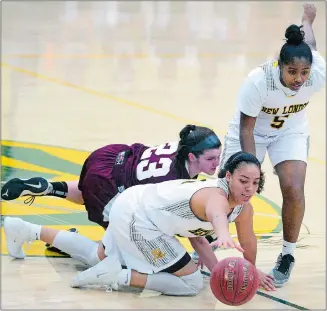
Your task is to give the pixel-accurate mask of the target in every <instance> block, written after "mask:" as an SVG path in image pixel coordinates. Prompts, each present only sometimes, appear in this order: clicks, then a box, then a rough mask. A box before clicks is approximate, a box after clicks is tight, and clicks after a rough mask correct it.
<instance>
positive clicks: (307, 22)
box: [302, 4, 317, 50]
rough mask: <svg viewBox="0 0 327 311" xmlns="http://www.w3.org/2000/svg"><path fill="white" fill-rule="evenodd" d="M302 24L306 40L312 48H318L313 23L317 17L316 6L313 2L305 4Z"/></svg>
mask: <svg viewBox="0 0 327 311" xmlns="http://www.w3.org/2000/svg"><path fill="white" fill-rule="evenodd" d="M303 10H304V11H303V15H302V25H303V31H304V33H305V39H304V41H305V42H306V44H308V45H309V46H310V47H311V49H313V50H317V44H316V38H315V36H314V34H313V29H312V24H313V22H314V20H315V18H316V11H317V10H316V7H315V6H314V5H313V4H304V5H303Z"/></svg>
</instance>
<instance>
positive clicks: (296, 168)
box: [222, 4, 326, 287]
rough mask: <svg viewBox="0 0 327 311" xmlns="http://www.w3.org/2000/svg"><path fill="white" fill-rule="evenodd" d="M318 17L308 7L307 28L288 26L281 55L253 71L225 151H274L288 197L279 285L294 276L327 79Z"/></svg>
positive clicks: (304, 21)
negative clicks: (314, 112)
mask: <svg viewBox="0 0 327 311" xmlns="http://www.w3.org/2000/svg"><path fill="white" fill-rule="evenodd" d="M315 16H316V9H315V7H314V6H313V5H308V4H306V5H304V13H303V16H302V24H303V26H301V27H298V26H296V25H291V26H289V27H288V28H287V29H286V33H285V37H286V43H285V44H284V45H283V47H282V48H281V50H280V55H279V59H278V60H276V61H270V62H267V63H265V64H263V65H261V66H260V67H258V68H256V69H254V70H253V71H252V72H250V74H249V75H248V77H247V79H246V80H245V82H244V83H243V85H242V87H241V90H240V94H239V99H238V105H237V111H236V113H235V115H234V118H233V120H232V122H231V124H230V127H229V130H228V134H227V136H226V140H225V149H224V152H223V155H222V165H223V163H224V162H226V161H227V159H228V158H229V157H230V156H231V155H232V154H234V153H235V152H237V151H239V150H243V151H245V152H249V153H252V154H254V155H256V156H257V158H258V159H259V161H260V162H261V163H262V162H263V160H264V157H265V153H266V151H268V154H269V157H270V161H271V163H272V165H273V167H274V170H275V172H276V173H277V175H278V178H279V183H280V187H281V192H282V196H283V208H282V221H283V235H284V241H283V249H282V253H281V254H280V255H279V256H278V259H277V262H276V265H275V267H274V269H273V270H272V274H273V276H274V278H275V285H276V286H279V287H281V286H283V284H284V283H286V282H287V281H288V280H289V278H290V274H291V271H292V268H293V266H294V263H295V259H294V256H293V255H294V250H295V248H296V242H297V239H298V237H299V232H300V227H301V223H302V220H303V216H304V208H305V198H304V182H305V176H306V167H307V159H308V151H309V133H308V120H307V116H306V107H307V106H308V104H309V100H310V98H311V97H312V95H313V94H314V93H315V92H317V91H319V90H320V89H321V88H322V87H323V86H324V85H325V83H326V74H325V72H326V62H325V60H324V59H323V58H322V57H321V55H320V54H319V53H318V52H317V50H316V41H315V37H314V35H313V30H312V23H313V21H314V19H315ZM302 29H303V30H302Z"/></svg>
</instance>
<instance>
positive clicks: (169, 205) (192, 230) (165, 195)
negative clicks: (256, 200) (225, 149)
mask: <svg viewBox="0 0 327 311" xmlns="http://www.w3.org/2000/svg"><path fill="white" fill-rule="evenodd" d="M208 187H211V188H221V189H223V190H224V192H225V193H226V196H227V197H228V196H229V189H228V185H227V181H226V179H225V178H222V179H220V178H219V179H211V180H206V181H200V180H185V179H184V180H173V181H167V182H162V183H158V184H148V185H141V186H134V187H132V188H129V189H127V190H126V191H125V192H123V193H122V194H121V196H123V195H124V194H125V196H126V195H127V196H128V197H129V198H130V199H132V200H134V202H135V207H134V208H133V209H134V211H127V212H128V213H133V214H134V216H133V217H134V221H135V223H136V224H141V223H143V224H145V223H146V222H147V221H148V220H149V221H150V222H151V223H152V224H153V225H154V226H155V227H157V228H158V229H159V230H160V231H161V232H163V233H164V234H166V235H169V236H175V235H179V236H183V237H196V236H205V235H214V230H213V227H212V225H211V223H210V222H207V221H204V220H201V219H199V218H198V217H196V216H195V215H194V213H193V212H192V210H191V207H190V201H191V198H192V196H193V195H194V194H195V193H196V192H197V191H199V190H200V189H203V188H208ZM217 208H218V206H217ZM242 208H243V207H242V206H241V205H240V206H237V207H235V208H234V209H233V211H232V212H231V213H230V214H229V215H228V221H229V222H232V221H234V220H235V219H236V217H237V216H238V215H239V214H240V213H241V211H242ZM117 209H119V207H117ZM120 212H122V210H120ZM126 217H127V218H128V215H126Z"/></svg>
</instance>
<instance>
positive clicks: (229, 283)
mask: <svg viewBox="0 0 327 311" xmlns="http://www.w3.org/2000/svg"><path fill="white" fill-rule="evenodd" d="M210 287H211V291H212V293H213V294H214V296H215V297H216V298H217V299H218V300H219V301H220V302H222V303H224V304H226V305H230V306H240V305H243V304H245V303H247V302H248V301H250V300H251V299H252V298H253V296H254V295H255V293H256V292H257V290H258V288H259V275H258V272H257V269H256V268H255V266H254V265H252V264H251V263H250V262H249V261H247V260H245V259H243V258H240V257H229V258H225V259H223V260H221V261H219V262H218V263H217V264H216V266H215V267H214V268H213V270H212V273H211V277H210Z"/></svg>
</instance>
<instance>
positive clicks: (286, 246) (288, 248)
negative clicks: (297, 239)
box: [282, 240, 296, 256]
mask: <svg viewBox="0 0 327 311" xmlns="http://www.w3.org/2000/svg"><path fill="white" fill-rule="evenodd" d="M295 248H296V243H291V242H287V241H285V240H283V251H282V256H284V255H287V254H290V255H293V254H294V251H295Z"/></svg>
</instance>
